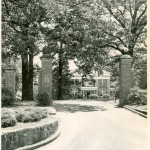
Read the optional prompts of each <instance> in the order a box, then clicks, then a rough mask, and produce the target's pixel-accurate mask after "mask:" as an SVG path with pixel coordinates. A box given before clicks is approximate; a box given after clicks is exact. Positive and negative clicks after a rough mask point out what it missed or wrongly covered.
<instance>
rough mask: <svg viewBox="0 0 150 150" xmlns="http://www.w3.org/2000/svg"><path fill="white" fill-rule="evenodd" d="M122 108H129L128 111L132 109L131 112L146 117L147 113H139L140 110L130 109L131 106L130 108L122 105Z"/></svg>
mask: <svg viewBox="0 0 150 150" xmlns="http://www.w3.org/2000/svg"><path fill="white" fill-rule="evenodd" d="M124 108H125V109H127V110H130V111H132V112H133V113H136V114H138V115H140V116H142V117H144V118H147V115H145V114H143V113H141V112H139V111H137V110H134V109H132V108H130V107H127V106H124Z"/></svg>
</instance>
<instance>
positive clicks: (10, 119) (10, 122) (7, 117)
mask: <svg viewBox="0 0 150 150" xmlns="http://www.w3.org/2000/svg"><path fill="white" fill-rule="evenodd" d="M16 123H17V121H16V118H15V114H14V112H12V111H8V110H7V111H6V110H2V115H1V127H2V128H6V127H11V126H15V125H16Z"/></svg>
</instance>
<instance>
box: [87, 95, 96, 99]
mask: <svg viewBox="0 0 150 150" xmlns="http://www.w3.org/2000/svg"><path fill="white" fill-rule="evenodd" d="M97 98H98V96H97V95H96V94H91V95H89V99H97Z"/></svg>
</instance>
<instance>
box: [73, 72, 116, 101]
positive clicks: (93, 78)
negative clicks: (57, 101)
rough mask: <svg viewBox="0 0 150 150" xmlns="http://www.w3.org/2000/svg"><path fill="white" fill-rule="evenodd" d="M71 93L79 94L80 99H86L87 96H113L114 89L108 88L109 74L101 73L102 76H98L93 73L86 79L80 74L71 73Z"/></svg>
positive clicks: (96, 73)
mask: <svg viewBox="0 0 150 150" xmlns="http://www.w3.org/2000/svg"><path fill="white" fill-rule="evenodd" d="M71 79H72V82H73V84H72V87H71V92H72V94H73V95H75V94H77V93H80V94H82V97H86V98H88V97H89V95H91V94H95V95H97V96H98V97H101V96H103V95H105V94H108V95H110V96H111V97H113V96H114V94H115V93H114V92H115V91H114V89H113V88H110V73H109V72H107V71H103V74H101V75H98V72H93V73H92V74H91V75H90V76H88V77H86V78H85V77H83V76H82V74H79V73H73V77H72V78H71Z"/></svg>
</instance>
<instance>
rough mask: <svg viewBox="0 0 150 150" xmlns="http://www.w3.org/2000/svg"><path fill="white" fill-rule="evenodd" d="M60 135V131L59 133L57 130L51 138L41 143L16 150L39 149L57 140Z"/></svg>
mask: <svg viewBox="0 0 150 150" xmlns="http://www.w3.org/2000/svg"><path fill="white" fill-rule="evenodd" d="M60 133H61V131H60V129H58V130H57V131H56V132H55V133H54V134H53V135H52V136H51V137H49V138H47V139H46V140H43V141H41V142H38V143H36V144H33V145H28V146H24V147H20V148H18V149H16V150H33V149H36V148H39V147H41V146H44V145H46V144H48V143H51V142H53V141H54V140H55V139H57V138H58V137H59V135H60Z"/></svg>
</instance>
